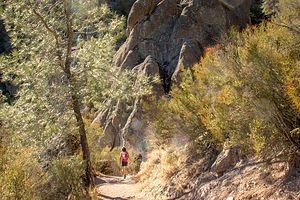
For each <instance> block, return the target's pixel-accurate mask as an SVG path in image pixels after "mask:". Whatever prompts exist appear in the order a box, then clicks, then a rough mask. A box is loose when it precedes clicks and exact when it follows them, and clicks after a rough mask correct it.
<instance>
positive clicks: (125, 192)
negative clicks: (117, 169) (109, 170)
mask: <svg viewBox="0 0 300 200" xmlns="http://www.w3.org/2000/svg"><path fill="white" fill-rule="evenodd" d="M95 181H96V187H97V191H98V199H102V200H133V199H134V200H139V198H138V197H137V196H138V194H139V193H140V188H141V187H140V185H139V184H138V183H135V182H134V176H132V175H127V177H126V179H124V178H123V177H118V176H108V175H101V176H98V177H97V178H96V180H95ZM140 200H141V199H140Z"/></svg>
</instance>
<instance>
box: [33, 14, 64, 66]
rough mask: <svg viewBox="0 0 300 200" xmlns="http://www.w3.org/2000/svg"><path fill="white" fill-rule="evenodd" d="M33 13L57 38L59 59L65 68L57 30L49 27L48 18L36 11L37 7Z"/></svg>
mask: <svg viewBox="0 0 300 200" xmlns="http://www.w3.org/2000/svg"><path fill="white" fill-rule="evenodd" d="M33 13H34V14H35V15H36V16H37V17H38V18H39V19H40V20H41V22H42V23H43V25H44V26H45V28H46V29H47V30H48V32H50V33H51V34H52V35H53V36H54V38H55V43H56V48H57V51H56V53H57V56H58V60H59V64H60V66H61V67H62V68H63V59H62V53H61V51H60V50H59V48H60V42H59V35H58V34H57V32H56V31H55V30H53V29H51V28H50V27H49V25H48V24H47V22H46V20H45V19H44V17H43V16H42V15H41V14H40V13H39V12H37V11H36V9H33Z"/></svg>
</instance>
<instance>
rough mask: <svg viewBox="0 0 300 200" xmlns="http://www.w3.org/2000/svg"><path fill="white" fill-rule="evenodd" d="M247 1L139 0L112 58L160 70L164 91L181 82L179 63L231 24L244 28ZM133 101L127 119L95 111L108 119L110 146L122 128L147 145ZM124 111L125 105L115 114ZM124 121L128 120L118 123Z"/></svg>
mask: <svg viewBox="0 0 300 200" xmlns="http://www.w3.org/2000/svg"><path fill="white" fill-rule="evenodd" d="M251 2H252V0H210V1H207V0H137V1H135V3H134V4H133V5H132V7H131V10H130V13H129V15H128V19H127V40H126V42H125V43H124V44H123V45H122V46H121V47H120V49H119V50H118V52H117V54H116V55H115V58H114V60H115V63H116V65H117V66H119V67H121V68H122V69H134V70H136V71H137V72H142V73H144V74H153V73H159V74H160V76H161V78H162V79H163V85H164V87H160V89H159V87H156V93H160V94H162V93H163V92H168V91H169V89H170V86H171V84H172V82H173V83H174V82H180V80H179V76H178V74H179V73H180V71H181V70H182V68H187V67H191V66H193V64H195V63H197V62H199V60H200V58H201V56H202V55H203V52H204V49H205V48H206V47H208V46H212V45H215V44H217V43H219V42H220V38H221V36H222V35H224V33H225V32H226V31H227V30H228V29H229V28H230V27H231V26H234V25H235V26H238V27H240V28H243V27H245V26H246V25H247V23H248V22H249V19H250V17H249V15H250V6H251ZM149 69H150V70H149ZM145 71H150V73H145ZM163 90H164V91H163ZM134 104H135V105H134V107H136V109H135V110H134V111H133V112H131V113H130V112H129V114H128V115H127V117H126V119H125V120H124V118H120V117H115V118H114V119H113V118H109V120H107V114H106V113H107V111H101V112H100V111H99V114H98V116H97V117H96V119H95V120H94V122H103V121H106V124H105V129H104V131H105V135H106V139H109V138H111V141H112V146H115V145H120V142H119V141H120V138H119V136H120V133H121V132H122V131H121V129H122V127H124V128H126V129H127V130H128V132H129V135H131V136H132V135H133V136H134V137H133V138H135V139H134V142H132V143H134V144H135V145H137V146H138V148H139V149H140V150H141V149H143V146H145V145H144V142H142V141H141V140H140V139H141V138H144V136H143V134H145V133H146V134H147V130H148V128H149V127H147V123H146V122H145V121H144V120H142V118H141V110H140V109H139V105H138V104H139V101H136V102H135V103H134ZM117 107H119V106H117ZM122 112H124V110H123V111H121V110H120V112H119V113H122ZM128 119H129V120H128ZM123 121H127V122H126V123H123V124H122V122H123ZM116 122H118V123H116ZM139 138H140V139H139ZM127 139H128V138H127ZM137 141H139V142H137ZM141 151H142V150H141Z"/></svg>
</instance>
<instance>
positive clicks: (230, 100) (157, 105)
mask: <svg viewBox="0 0 300 200" xmlns="http://www.w3.org/2000/svg"><path fill="white" fill-rule="evenodd" d="M291 5H293V6H291ZM278 6H279V8H280V9H279V10H280V11H281V14H279V15H278V16H277V17H276V18H274V19H273V20H272V22H268V23H267V22H265V23H262V24H261V25H260V26H258V27H251V28H248V29H246V30H245V31H244V32H242V33H239V32H237V31H235V30H234V29H232V30H231V32H230V33H229V34H228V35H227V36H226V37H224V44H223V45H218V46H216V47H209V48H206V52H205V56H204V57H203V58H202V59H201V62H200V63H199V64H196V65H195V66H194V67H193V68H192V69H187V70H185V71H184V72H183V73H182V74H181V78H182V82H181V84H180V88H176V87H175V88H174V87H173V88H172V91H171V93H170V97H163V98H162V99H160V100H158V101H157V100H156V99H154V98H153V99H150V101H152V102H153V103H152V104H150V105H149V104H148V105H146V106H144V108H146V110H148V112H149V111H150V114H149V113H148V117H149V118H150V119H151V118H152V119H153V123H152V124H153V125H154V127H155V128H156V130H157V135H158V136H159V138H160V139H162V140H163V141H170V140H171V138H172V137H173V136H174V135H176V134H184V135H187V136H188V137H189V138H190V140H193V141H197V142H199V143H201V144H202V145H203V146H204V147H208V146H211V145H214V146H216V147H217V148H222V147H223V143H224V142H225V141H226V140H229V141H230V142H231V143H235V142H238V143H241V144H243V145H244V147H245V148H244V150H245V152H248V153H250V152H260V153H261V154H262V155H264V156H274V155H276V154H277V152H282V151H285V152H290V151H294V150H295V149H298V150H299V149H300V137H299V134H294V132H295V130H298V128H299V122H300V117H299V95H298V93H299V86H300V84H299V83H300V82H299V73H298V71H299V70H298V68H299V58H300V46H299V35H298V33H297V30H296V28H297V27H296V26H293V23H296V22H295V18H297V16H299V11H298V10H297V8H298V7H299V6H300V3H299V1H294V0H281V1H279V4H278ZM288 10H289V11H290V12H288ZM279 23H280V24H279Z"/></svg>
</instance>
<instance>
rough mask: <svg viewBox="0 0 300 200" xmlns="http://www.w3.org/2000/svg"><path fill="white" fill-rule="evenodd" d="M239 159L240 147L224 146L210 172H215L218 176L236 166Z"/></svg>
mask: <svg viewBox="0 0 300 200" xmlns="http://www.w3.org/2000/svg"><path fill="white" fill-rule="evenodd" d="M240 157H241V146H240V145H234V146H231V147H229V148H227V147H226V146H225V147H224V148H223V151H222V152H221V153H220V154H219V155H218V157H217V159H216V161H215V162H214V164H213V165H212V166H211V170H210V171H212V172H215V173H217V174H219V175H221V174H223V173H224V172H225V171H226V170H227V169H229V168H231V167H233V166H235V165H236V163H237V162H238V161H239V160H240Z"/></svg>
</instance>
